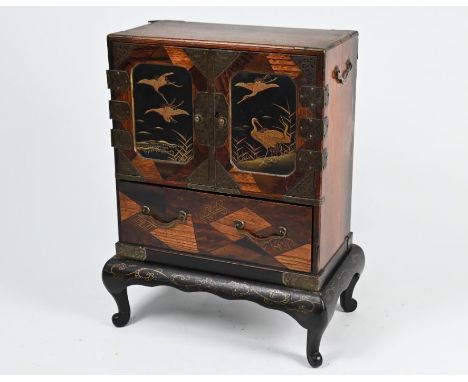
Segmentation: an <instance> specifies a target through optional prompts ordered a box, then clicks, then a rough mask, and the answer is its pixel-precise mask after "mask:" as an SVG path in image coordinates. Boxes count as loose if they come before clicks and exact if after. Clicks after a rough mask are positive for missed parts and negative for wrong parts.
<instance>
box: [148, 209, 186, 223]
mask: <svg viewBox="0 0 468 382" xmlns="http://www.w3.org/2000/svg"><path fill="white" fill-rule="evenodd" d="M141 213H142V214H143V215H146V216H149V217H150V218H151V219H152V220H153V222H154V223H155V224H156V225H157V226H158V227H160V228H172V227H174V226H176V225H177V224H184V223H185V222H186V221H187V217H188V212H186V211H184V210H180V211H179V212H178V213H177V217H175V218H174V219H172V220H170V221H163V220H161V219H160V218H158V217H157V216H155V215H153V214H152V213H151V209H150V208H149V207H148V206H143V207H142V208H141Z"/></svg>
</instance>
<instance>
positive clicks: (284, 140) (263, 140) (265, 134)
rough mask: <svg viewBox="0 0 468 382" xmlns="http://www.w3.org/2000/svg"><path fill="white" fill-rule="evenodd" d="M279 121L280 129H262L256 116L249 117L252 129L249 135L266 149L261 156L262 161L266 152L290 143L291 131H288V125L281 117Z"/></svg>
mask: <svg viewBox="0 0 468 382" xmlns="http://www.w3.org/2000/svg"><path fill="white" fill-rule="evenodd" d="M280 122H281V124H282V125H283V127H284V129H283V130H282V131H279V130H274V129H264V128H263V127H262V125H261V124H260V122H258V119H257V118H255V117H254V118H252V119H251V124H252V127H253V129H252V131H251V132H250V136H251V137H252V138H253V139H255V140H256V141H257V142H259V143H260V144H261V145H262V146H263V147H264V148H265V150H266V154H265V156H264V157H263V161H265V159H266V157H267V155H268V152H271V151H272V150H276V149H277V148H278V146H279V145H281V144H289V143H291V133H290V132H289V125H288V124H287V123H286V122H285V121H284V120H283V119H281V120H280ZM258 127H259V128H260V130H259V129H258Z"/></svg>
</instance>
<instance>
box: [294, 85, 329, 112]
mask: <svg viewBox="0 0 468 382" xmlns="http://www.w3.org/2000/svg"><path fill="white" fill-rule="evenodd" d="M329 98H330V92H329V90H328V86H326V87H324V88H323V87H315V86H302V87H301V88H300V90H299V99H300V101H301V105H302V106H309V107H310V106H317V107H324V106H327V105H328V100H329Z"/></svg>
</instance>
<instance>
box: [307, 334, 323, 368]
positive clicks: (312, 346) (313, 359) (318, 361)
mask: <svg viewBox="0 0 468 382" xmlns="http://www.w3.org/2000/svg"><path fill="white" fill-rule="evenodd" d="M324 331H325V327H323V328H314V329H309V330H307V361H309V363H310V366H312V367H319V366H321V365H322V361H323V358H322V354H320V351H319V348H320V341H321V340H322V335H323V332H324Z"/></svg>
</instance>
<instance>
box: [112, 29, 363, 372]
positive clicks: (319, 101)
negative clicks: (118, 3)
mask: <svg viewBox="0 0 468 382" xmlns="http://www.w3.org/2000/svg"><path fill="white" fill-rule="evenodd" d="M357 41H358V39H357V32H354V31H323V30H307V29H286V28H268V27H252V26H235V25H217V24H202V23H185V22H175V21H155V22H150V23H149V24H148V25H145V26H142V27H139V28H134V29H132V30H129V31H124V32H119V33H114V34H111V35H109V36H108V48H109V50H108V52H109V67H110V68H109V70H108V71H107V80H108V87H109V89H110V90H111V100H110V102H109V110H110V118H111V119H112V121H113V128H112V130H111V138H112V145H113V147H114V149H115V175H116V181H117V200H118V212H119V242H118V243H117V245H116V257H115V258H113V259H111V260H110V261H109V262H108V263H106V266H105V268H104V274H103V277H104V281H105V284H106V286H107V287H108V289H109V291H110V292H111V293H112V294H113V296H114V297H115V298H116V301H117V302H118V304H124V306H123V307H122V306H119V307H120V308H121V309H120V310H121V312H120V313H119V314H120V319H117V321H114V323H116V324H119V323H120V324H123V323H124V322H125V319H123V318H122V317H124V316H125V314H124V313H122V312H123V311H125V309H126V306H127V305H128V302H125V300H126V287H127V286H128V285H129V284H128V283H137V282H141V283H150V282H151V283H153V284H154V283H156V284H158V283H164V282H163V281H164V280H166V279H164V277H163V278H162V279H158V278H157V277H156V278H154V277H152V276H151V277H150V276H148V272H150V274H151V270H150V269H151V267H153V268H154V267H156V266H159V267H169V268H167V270H166V273H168V274H169V273H171V272H173V273H174V272H175V273H177V272H179V273H180V274H182V273H183V272H184V270H185V272H191V273H190V274H189V273H187V274H185V276H184V277H185V279H191V278H195V279H197V280H199V278H200V277H204V278H205V279H206V278H210V277H211V278H213V277H218V279H216V280H215V279H212V283H211V284H206V285H205V284H203V283H202V284H203V285H202V284H200V283H198V284H197V285H199V286H198V287H197V288H198V289H197V290H208V291H211V292H213V293H216V294H219V295H223V297H226V298H234V297H237V298H246V299H249V296H250V299H253V300H255V301H256V302H258V303H260V304H262V305H266V306H267V307H271V308H274V309H280V310H284V311H286V312H287V313H289V314H290V315H292V316H293V317H294V318H295V319H296V320H298V321H299V323H301V324H302V325H303V326H305V327H306V328H307V329H308V330H309V333H317V332H320V330H318V331H317V330H315V331H314V330H313V329H311V328H310V326H311V325H310V322H309V318H310V317H315V315H312V314H310V315H307V314H306V313H307V312H305V311H303V307H301V308H300V309H299V311H300V312H301V313H300V315H304V316H307V317H308V318H307V320H306V321H307V322H306V323H304V322H302V321H303V320H302V319H301V318H298V317H297V312H296V313H292V312H294V309H293V310H292V311H288V309H289V308H286V306H289V305H288V304H289V303H287V304H286V305H284V304H282V303H281V301H280V300H279V301H277V300H276V299H275V298H274V297H271V298H270V300H271V301H270V302H268V301H269V300H268V299H267V300H264V299H263V300H261V301H257V300H258V293H259V292H258V291H253V290H254V289H255V288H260V289H261V290H262V291H263V292H264V293H267V295H271V296H275V293H277V294H278V295H281V293H283V292H284V293H286V295H288V296H289V297H288V298H289V300H291V301H292V300H293V297H292V296H291V293H293V292H291V291H292V290H294V291H296V290H297V291H298V292H297V293H299V297H298V296H296V297H298V298H300V299H305V300H310V299H312V300H314V299H318V300H320V301H322V300H323V297H322V296H323V293H324V291H325V290H326V288H327V285H328V288H331V287H330V285H333V280H334V278H336V277H338V276H337V274H338V273H339V272H340V269H341V271H343V272H345V273H346V272H347V273H346V275H348V276H349V277H348V276H346V277H344V278H343V277H342V278H341V279H340V280H341V282H342V285H341V284H340V287H338V288H334V289H333V292H331V291H330V290H331V289H328V290H329V294H330V295H333V298H336V299H337V298H338V297H339V296H340V295H342V302H343V303H342V305H343V306H345V307H347V308H348V310H352V309H351V307H352V305H353V302H352V301H354V300H352V299H351V297H350V296H351V293H352V289H353V287H354V283H355V281H357V279H356V277H357V276H356V275H359V273H360V271H361V270H362V267H363V254H362V251H361V250H360V248H359V247H357V246H356V245H353V244H352V234H351V232H350V207H351V177H352V159H353V155H352V153H353V135H354V104H355V81H356V66H357ZM354 252H355V253H354ZM353 253H354V254H353ZM351 258H356V259H358V260H353V261H351ZM119 261H120V263H119ZM116 264H120V268H121V273H120V274H119V273H118V272H117V270H118V269H120V268H119V267H117V268H116V267H115V265H116ZM138 264H140V265H141V264H144V265H145V266H144V267H143V266H142V268H141V269H142V271H141V272H137V273H135V272H136V271H132V272H133V273H132V272H127V271H128V270H129V269H131V268H132V267H138ZM353 264H354V265H353ZM171 267H172V268H171ZM353 267H354V268H353ZM158 269H159V268H158ZM160 269H162V268H160ZM164 269H166V268H164ZM145 272H146V273H145ZM161 272H162V271H161ZM197 272H198V273H197ZM163 273H164V272H163ZM152 274H153V276H154V269H153V273H152ZM144 275H146V276H144ZM163 279H164V280H163ZM109 280H112V281H109ZM116 280H121V282H120V283H119V282H117V281H116ZM122 280H126V281H122ZM168 280H169V281H167V280H166V281H167V283H168V284H169V285H172V286H175V287H179V289H183V290H187V288H188V286H187V285H184V286H183V287H181V285H179V284H177V283H176V282H173V281H174V280H172V281H171V279H170V278H169V279H168ZM227 280H231V281H229V282H228V281H227ZM343 280H345V281H344V283H343ZM216 282H218V283H220V285H224V287H223V286H220V288H221V289H220V290H222V292H220V290H210V287H209V285H211V286H212V285H213V283H215V284H216ZM226 282H227V283H228V284H229V283H231V284H229V285H231V287H229V286H226V285H228V284H226V285H225V283H226ZM234 282H242V283H244V284H243V285H246V287H247V289H248V292H245V293H241V294H236V292H235V288H234V289H233V287H232V285H234V284H232V283H234ZM126 283H127V284H126ZM252 283H253V284H252ZM253 286H255V287H253ZM184 288H185V289H184ZM223 288H224V289H223ZM249 288H250V289H249ZM252 288H253V289H252ZM275 288H276V289H275ZM277 288H282V289H277ZM188 289H190V288H188ZM124 290H125V296H123V293H124ZM263 292H262V293H263ZM280 292H281V293H280ZM272 293H273V294H272ZM294 293H296V292H294ZM342 293H344V294H342ZM346 293H347V294H346ZM251 294H253V295H256V296H257V297H255V298H254V297H252V296H251ZM118 296H120V297H118ZM305 300H304V301H305ZM332 300H333V299H332ZM119 301H120V302H119ZM122 301H123V302H122ZM315 302H316V301H315V300H314V303H315ZM335 302H336V300H335ZM330 303H331V304H332V301H330ZM125 304H127V305H125ZM296 305H297V303H296ZM296 305H295V306H296ZM299 305H300V303H299ZM319 305H320V304H319ZM322 305H323V304H322ZM318 310H320V309H318ZM315 311H317V309H315ZM128 314H129V312H128ZM323 314H324V315H329V313H323ZM309 316H310V317H309ZM125 317H126V316H125ZM301 317H302V316H301ZM326 318H327V319H326V320H325V321H326V322H328V321H329V319H330V318H331V316H327V317H326ZM321 319H322V321H323V320H324V318H323V317H322V318H321ZM127 321H128V319H127ZM315 326H317V327H321V326H323V325H321V324H320V325H319V324H317V325H315ZM322 332H323V331H322ZM310 336H312V337H314V336H315V337H317V335H316V334H310ZM320 336H321V334H320ZM315 337H314V338H315ZM314 341H315V342H314ZM309 342H310V344H309ZM316 342H317V339H310V340H309V341H308V348H310V349H309V350H310V351H309V350H308V356H309V361H310V362H311V364H313V365H315V366H317V365H318V364H319V363H321V356H320V357H319V358H320V362H319V360H318V358H317V357H318V355H317V354H319V353H318V344H317V343H316ZM318 342H320V339H318ZM312 348H314V349H315V348H317V349H315V350H314V349H312ZM312 353H314V354H315V356H314V355H311V354H312ZM311 357H312V358H311ZM314 357H315V358H314Z"/></svg>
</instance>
